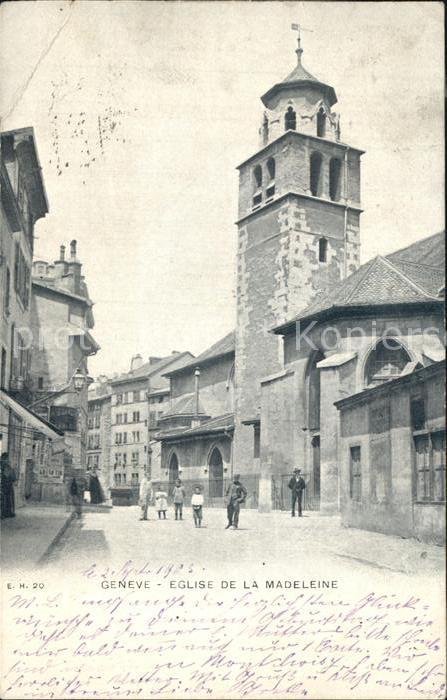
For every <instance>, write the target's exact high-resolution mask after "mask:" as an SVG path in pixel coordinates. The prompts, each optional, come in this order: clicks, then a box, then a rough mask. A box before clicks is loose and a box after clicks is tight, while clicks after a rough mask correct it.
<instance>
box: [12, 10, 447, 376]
mask: <svg viewBox="0 0 447 700" xmlns="http://www.w3.org/2000/svg"><path fill="white" fill-rule="evenodd" d="M442 13H443V7H442V5H441V3H430V2H414V3H411V2H410V3H404V2H396V3H366V2H349V3H348V2H346V3H337V2H331V3H319V2H277V3H276V2H273V3H257V2H255V3H245V2H215V3H209V2H192V3H190V2H162V3H158V2H127V1H126V0H123V1H121V2H119V1H115V2H87V1H83V0H75V2H73V3H71V2H56V1H54V2H34V3H32V2H13V3H4V4H2V5H1V7H0V46H1V49H0V72H1V75H2V79H1V90H0V114H1V115H2V117H3V119H2V124H1V128H2V130H7V129H15V128H20V127H24V126H33V127H34V129H35V133H36V138H37V147H38V151H39V155H40V160H41V164H42V168H43V176H44V180H45V186H46V190H47V193H48V199H49V204H50V213H49V214H48V215H47V217H46V218H45V219H44V220H41V221H40V222H39V223H38V224H37V226H36V236H37V241H36V250H35V253H36V257H38V258H43V259H48V260H53V259H55V258H56V257H58V251H59V245H60V244H61V243H65V244H66V245H68V244H69V242H70V240H71V239H72V238H76V239H77V241H78V252H79V258H80V259H81V260H82V262H83V263H84V268H83V269H84V273H85V275H86V281H87V283H88V286H89V291H90V295H91V297H92V299H93V301H94V302H95V307H94V313H95V318H96V327H95V330H94V335H95V337H96V339H97V340H98V342H99V343H100V345H101V347H102V349H101V351H100V353H99V354H98V355H97V357H95V358H92V359H91V360H90V372H91V373H92V374H94V375H96V374H98V373H100V372H106V373H111V372H114V371H123V370H126V369H128V365H129V361H130V357H131V355H133V354H135V353H137V352H140V353H141V354H142V355H143V357H145V358H147V357H148V356H149V355H158V354H160V355H161V354H168V353H169V352H171V351H172V350H174V349H175V350H191V351H192V352H194V353H195V354H197V353H199V352H201V351H202V350H203V349H204V348H206V347H207V346H208V345H211V344H212V343H213V342H215V341H216V340H217V339H219V338H220V337H221V336H223V335H224V334H225V333H227V332H228V331H229V330H231V329H232V328H233V327H234V318H235V284H234V282H235V277H234V271H235V241H236V227H235V226H234V221H235V220H236V218H237V217H236V213H237V194H238V192H237V187H238V180H237V172H236V170H235V167H236V165H237V164H238V163H240V162H242V161H243V160H244V159H245V158H246V157H248V156H249V155H251V154H252V153H253V152H254V151H255V150H256V149H257V146H258V126H259V121H260V118H261V114H262V105H261V102H260V100H259V97H260V95H262V94H263V93H264V92H265V91H266V90H267V89H268V88H269V87H271V86H272V85H273V84H274V83H275V82H278V81H279V80H281V79H282V78H284V76H285V75H287V73H289V72H290V71H291V70H292V68H293V66H294V65H295V60H296V57H295V53H294V49H295V47H296V34H295V33H294V32H292V31H291V30H290V24H291V23H292V22H300V23H301V24H302V25H303V27H306V28H308V29H310V30H312V31H311V32H310V31H306V32H303V34H302V39H303V47H304V56H303V63H304V65H305V67H306V68H307V69H308V70H309V71H310V72H311V73H312V74H313V75H316V76H317V77H318V78H319V79H320V80H322V81H325V82H327V83H329V84H330V85H333V86H334V87H335V89H336V92H337V96H338V104H337V105H335V106H334V108H333V109H334V110H336V111H338V112H339V113H340V114H341V127H342V139H343V140H344V141H346V142H348V143H350V144H352V145H355V146H358V147H360V148H363V149H365V150H366V154H365V155H364V156H363V159H362V204H363V207H364V209H365V213H364V214H363V215H362V222H361V240H362V261H365V260H367V259H368V258H370V257H371V256H372V255H375V254H377V253H379V252H380V253H388V252H390V251H391V250H394V249H396V248H399V247H401V246H403V245H406V244H409V243H411V242H413V241H415V240H417V239H418V238H421V237H424V236H427V235H430V234H432V233H435V232H436V231H438V230H440V229H441V228H442V227H443V221H444V212H443V208H442V206H443V205H442V202H443V65H444V61H443V15H442ZM55 37H56V38H55ZM100 132H101V140H102V143H101V140H100ZM66 164H67V165H66Z"/></svg>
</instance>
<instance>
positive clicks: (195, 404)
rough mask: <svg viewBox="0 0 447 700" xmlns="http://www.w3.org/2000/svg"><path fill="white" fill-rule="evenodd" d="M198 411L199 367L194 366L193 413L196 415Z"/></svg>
mask: <svg viewBox="0 0 447 700" xmlns="http://www.w3.org/2000/svg"><path fill="white" fill-rule="evenodd" d="M199 412H200V369H199V367H196V369H195V371H194V413H195V415H196V416H198V415H199Z"/></svg>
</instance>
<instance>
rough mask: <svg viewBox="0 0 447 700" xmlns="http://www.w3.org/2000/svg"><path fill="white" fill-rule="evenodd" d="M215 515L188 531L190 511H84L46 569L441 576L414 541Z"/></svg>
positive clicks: (318, 521)
mask: <svg viewBox="0 0 447 700" xmlns="http://www.w3.org/2000/svg"><path fill="white" fill-rule="evenodd" d="M225 525H226V517H225V512H224V510H223V509H220V508H219V509H218V508H215V509H208V510H206V511H205V517H204V521H203V526H202V528H201V529H198V528H195V527H194V524H193V521H192V515H191V512H190V509H189V508H187V509H185V512H184V520H183V521H175V520H174V517H173V514H172V513H171V512H169V513H168V518H167V520H165V521H163V520H162V521H159V520H158V519H155V517H154V511H153V509H152V510H151V512H150V519H149V520H148V521H139V509H138V508H136V507H127V508H126V507H121V508H120V507H114V508H113V509H112V510H111V511H110V512H106V513H84V514H83V516H82V518H81V519H80V520H74V521H73V522H72V523H71V525H70V526H69V528H68V529H67V531H66V532H65V534H64V535H63V537H62V538H61V539H60V540H59V542H58V543H57V544H56V546H55V547H54V548H53V550H52V552H51V555H50V557H49V559H48V564H57V565H58V566H59V565H63V567H64V568H66V567H71V566H76V568H79V566H80V565H88V564H91V563H92V562H96V563H100V562H102V563H104V564H106V563H108V562H110V563H113V565H117V564H118V563H119V562H124V561H126V560H133V561H135V562H136V561H150V562H154V561H156V562H167V561H170V562H183V563H188V564H189V563H193V564H194V565H199V566H203V567H204V566H207V565H208V566H210V565H217V564H220V565H225V564H226V563H228V565H229V566H230V567H231V568H235V567H237V568H239V567H240V565H243V564H244V563H247V564H255V563H256V564H258V565H263V564H265V566H266V567H268V569H269V571H270V572H271V571H272V567H274V569H275V575H278V576H280V575H281V567H283V566H284V567H286V568H289V567H290V566H291V565H293V566H295V565H296V570H297V572H298V571H299V572H300V574H301V575H303V574H306V575H309V573H312V575H313V574H316V573H317V572H319V574H320V575H321V574H324V573H326V576H327V575H329V573H330V574H331V576H332V573H334V574H335V573H337V574H338V573H339V572H344V573H346V572H350V573H353V572H361V571H363V572H365V573H367V572H368V571H370V572H374V576H375V577H376V576H377V575H380V572H381V571H382V573H383V575H384V576H389V575H391V574H392V572H398V573H399V572H402V573H405V574H410V575H427V576H431V575H433V574H434V573H435V572H440V571H442V568H443V550H442V548H441V547H436V546H432V545H426V544H423V543H419V542H417V541H416V540H404V539H401V538H398V537H392V536H385V535H382V534H379V533H372V532H366V531H362V530H355V529H347V528H343V527H342V526H341V525H340V521H339V518H338V517H327V516H320V515H319V514H318V513H315V512H312V513H311V512H308V513H304V517H303V518H293V519H292V518H291V517H290V514H289V513H285V512H280V511H275V512H272V513H269V514H260V513H258V512H257V511H255V510H243V511H242V512H241V520H240V528H239V530H233V529H229V530H225Z"/></svg>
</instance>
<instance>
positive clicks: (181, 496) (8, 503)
mask: <svg viewBox="0 0 447 700" xmlns="http://www.w3.org/2000/svg"><path fill="white" fill-rule="evenodd" d="M0 465H1V517H2V519H3V518H12V517H14V516H15V498H14V483H15V481H16V480H17V477H16V474H15V471H14V469H13V468H12V467H11V465H10V462H9V456H8V453H7V452H3V453H2V455H1V458H0ZM288 487H289V489H290V490H291V498H292V518H294V517H295V510H296V509H297V510H298V517H302V515H303V494H304V489H305V488H306V482H305V481H304V479H303V477H302V476H301V470H300V469H294V472H293V476H292V478H291V479H290V481H289V483H288ZM84 489H85V485H83V487H82V486H81V485H80V483H79V481H78V480H77V479H76V478H75V477H73V478H72V480H71V482H70V484H69V494H70V500H71V503H72V505H73V507H74V510H75V512H76V514H77V516H78V517H81V506H82V502H83V495H84ZM88 490H89V491H90V502H91V503H93V504H98V503H103V502H104V500H105V497H104V492H103V489H102V487H101V484H100V482H99V479H98V476H97V474H96V472H93V473H92V474H91V475H90V481H89V484H88ZM170 495H171V496H172V501H173V504H174V517H175V520H183V506H184V503H185V501H186V490H185V487H184V486H183V484H182V482H181V480H180V479H177V480H176V481H175V484H174V487H173V490H172V494H170ZM225 497H226V507H227V520H228V522H227V525H226V526H225V529H228V528H230V527H232V528H233V529H235V530H237V529H238V527H239V514H240V509H241V505H242V504H243V503H244V502H245V500H246V498H247V489H246V488H245V486H244V485H243V484H242V483H241V481H240V475H239V474H235V475H234V477H233V480H232V482H231V483H230V484H229V485H228V487H227V490H226V493H225ZM153 502H154V504H155V509H156V511H157V513H158V518H159V519H160V520H162V519H163V520H166V513H167V510H168V494H167V493H166V491H164V490H163V488H162V485H161V484H158V485H157V488H155V489H154V488H153V487H152V482H151V481H150V479H149V476H148V474H147V473H145V474H144V476H143V478H142V480H141V483H140V490H139V504H140V508H141V517H140V520H147V519H148V509H149V505H150V504H151V503H153ZM203 504H204V497H203V493H202V489H201V487H200V486H199V485H197V486H195V487H194V492H193V494H192V497H191V508H192V514H193V521H194V524H195V526H196V527H201V525H202V519H203Z"/></svg>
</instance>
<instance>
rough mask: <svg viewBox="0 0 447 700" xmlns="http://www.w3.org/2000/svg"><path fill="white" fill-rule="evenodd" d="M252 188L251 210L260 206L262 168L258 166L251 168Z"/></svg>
mask: <svg viewBox="0 0 447 700" xmlns="http://www.w3.org/2000/svg"><path fill="white" fill-rule="evenodd" d="M253 188H254V194H253V209H257V208H258V207H260V206H261V204H262V191H261V188H262V168H261V166H260V165H256V167H255V168H253Z"/></svg>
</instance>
